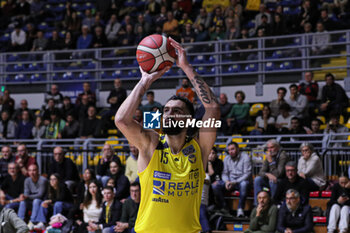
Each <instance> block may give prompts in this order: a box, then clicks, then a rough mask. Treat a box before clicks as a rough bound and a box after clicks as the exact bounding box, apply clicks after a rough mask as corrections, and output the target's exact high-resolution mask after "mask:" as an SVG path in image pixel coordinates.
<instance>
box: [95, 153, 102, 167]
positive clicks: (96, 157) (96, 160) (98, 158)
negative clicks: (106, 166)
mask: <svg viewBox="0 0 350 233" xmlns="http://www.w3.org/2000/svg"><path fill="white" fill-rule="evenodd" d="M101 158H102V155H100V154H96V155H95V157H94V166H97V165H98V163H99V161H100V159H101Z"/></svg>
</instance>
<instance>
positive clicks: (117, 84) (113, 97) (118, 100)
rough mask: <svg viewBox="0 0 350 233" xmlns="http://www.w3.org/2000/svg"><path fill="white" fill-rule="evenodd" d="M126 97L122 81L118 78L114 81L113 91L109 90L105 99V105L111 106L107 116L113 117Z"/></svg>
mask: <svg viewBox="0 0 350 233" xmlns="http://www.w3.org/2000/svg"><path fill="white" fill-rule="evenodd" d="M126 96H127V94H126V90H125V89H124V88H123V87H122V81H121V80H120V79H119V78H117V79H115V80H114V89H113V90H111V92H110V93H109V96H108V98H107V103H108V104H110V105H111V109H110V111H111V112H110V114H109V116H113V115H114V114H115V113H116V112H117V111H118V109H119V107H120V105H121V104H122V103H123V102H124V100H125V99H126Z"/></svg>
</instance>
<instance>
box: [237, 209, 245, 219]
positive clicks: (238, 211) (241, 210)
mask: <svg viewBox="0 0 350 233" xmlns="http://www.w3.org/2000/svg"><path fill="white" fill-rule="evenodd" d="M237 217H244V212H243V209H238V210H237Z"/></svg>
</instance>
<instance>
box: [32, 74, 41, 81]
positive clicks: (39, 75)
mask: <svg viewBox="0 0 350 233" xmlns="http://www.w3.org/2000/svg"><path fill="white" fill-rule="evenodd" d="M42 79H43V77H42V75H41V74H32V75H31V76H30V81H32V82H35V81H41V80H42Z"/></svg>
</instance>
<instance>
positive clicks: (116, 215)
mask: <svg viewBox="0 0 350 233" xmlns="http://www.w3.org/2000/svg"><path fill="white" fill-rule="evenodd" d="M106 204H107V203H106V202H104V203H103V205H102V214H101V216H100V219H99V221H98V224H102V225H103V228H106V227H111V226H113V225H115V224H116V222H117V221H119V220H120V217H121V215H122V204H121V203H120V201H118V200H114V201H113V203H112V206H111V207H110V209H109V214H108V223H107V222H106Z"/></svg>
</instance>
